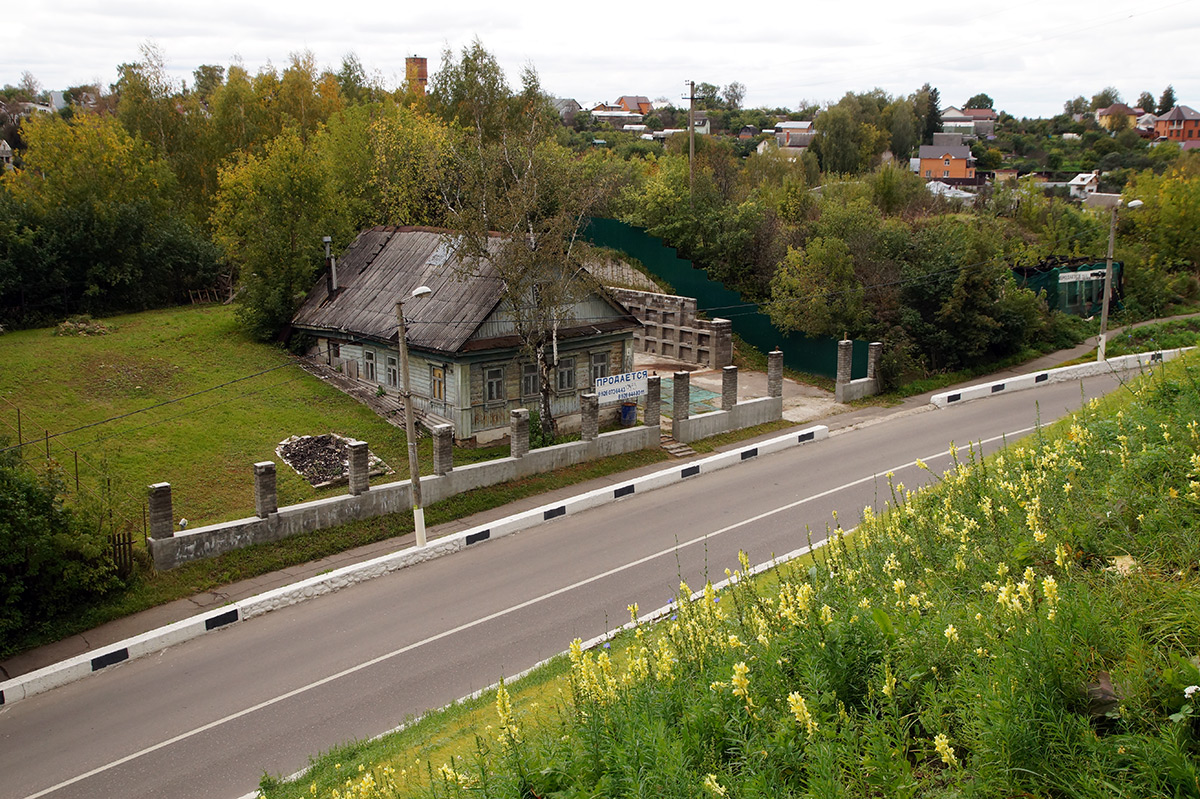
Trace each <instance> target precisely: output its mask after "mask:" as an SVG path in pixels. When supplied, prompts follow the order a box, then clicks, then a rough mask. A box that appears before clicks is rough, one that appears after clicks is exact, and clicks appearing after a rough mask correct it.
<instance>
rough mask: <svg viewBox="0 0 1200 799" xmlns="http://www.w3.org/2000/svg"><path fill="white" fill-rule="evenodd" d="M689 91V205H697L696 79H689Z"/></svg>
mask: <svg viewBox="0 0 1200 799" xmlns="http://www.w3.org/2000/svg"><path fill="white" fill-rule="evenodd" d="M687 84H688V93H687V97H686V98H685V99H686V100H687V101H688V205H693V206H694V205H695V201H694V200H693V199H692V195H693V194H694V192H695V190H696V175H695V170H696V167H695V161H696V81H694V80H689V81H688V82H687Z"/></svg>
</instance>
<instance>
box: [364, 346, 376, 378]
mask: <svg viewBox="0 0 1200 799" xmlns="http://www.w3.org/2000/svg"><path fill="white" fill-rule="evenodd" d="M363 372H365V373H366V375H367V379H368V380H370V381H371V382H372V383H378V382H379V378H378V377H377V376H376V375H378V372H377V371H376V370H375V350H368V349H364V350H363Z"/></svg>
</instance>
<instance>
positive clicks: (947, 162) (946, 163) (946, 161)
mask: <svg viewBox="0 0 1200 799" xmlns="http://www.w3.org/2000/svg"><path fill="white" fill-rule="evenodd" d="M943 163H944V164H945V166H950V159H949V158H947V159H946V160H945V161H944V162H943Z"/></svg>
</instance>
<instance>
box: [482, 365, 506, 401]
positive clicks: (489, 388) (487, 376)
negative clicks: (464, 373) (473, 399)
mask: <svg viewBox="0 0 1200 799" xmlns="http://www.w3.org/2000/svg"><path fill="white" fill-rule="evenodd" d="M483 396H484V400H485V401H486V402H504V367H503V366H489V367H487V368H486V369H484V370H483Z"/></svg>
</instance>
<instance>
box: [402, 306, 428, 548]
mask: <svg viewBox="0 0 1200 799" xmlns="http://www.w3.org/2000/svg"><path fill="white" fill-rule="evenodd" d="M432 293H433V290H432V289H431V288H429V286H418V287H417V288H415V289H413V292H412V296H413V298H417V297H427V296H429V295H430V294H432ZM396 322H397V324H398V325H399V327H398V328H397V330H396V339H397V343H398V345H399V347H400V378H401V380H402V382H403V385H404V388H403V389H401V395H402V396H403V397H404V436H405V438H407V439H408V474H409V481H410V482H409V485H410V487H411V491H410V493H411V494H412V509H413V527H415V528H416V531H417V546H419V547H423V546H425V509H424V508H423V507H421V467H420V466H418V465H417V422H416V416H415V414H414V413H413V403H412V384H411V383H410V382H409V380H408V326H407V325H406V324H405V323H404V303H402V302H401V301H400V300H396Z"/></svg>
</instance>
